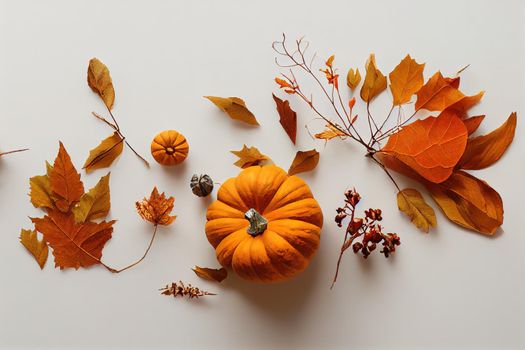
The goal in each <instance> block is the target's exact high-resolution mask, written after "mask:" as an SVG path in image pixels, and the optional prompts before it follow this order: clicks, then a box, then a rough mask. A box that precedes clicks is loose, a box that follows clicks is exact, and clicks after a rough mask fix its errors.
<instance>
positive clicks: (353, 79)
mask: <svg viewBox="0 0 525 350" xmlns="http://www.w3.org/2000/svg"><path fill="white" fill-rule="evenodd" d="M360 82H361V74H360V73H359V69H358V68H356V70H355V71H354V69H353V68H350V69H349V70H348V74H347V75H346V85H348V87H349V88H350V90H352V91H354V90H355V88H356V87H357V85H359V83H360Z"/></svg>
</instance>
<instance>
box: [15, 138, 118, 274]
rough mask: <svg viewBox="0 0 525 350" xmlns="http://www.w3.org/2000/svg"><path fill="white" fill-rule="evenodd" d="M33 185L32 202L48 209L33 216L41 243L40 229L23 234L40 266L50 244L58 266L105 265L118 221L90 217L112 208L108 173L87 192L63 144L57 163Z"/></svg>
mask: <svg viewBox="0 0 525 350" xmlns="http://www.w3.org/2000/svg"><path fill="white" fill-rule="evenodd" d="M30 187H31V192H30V197H31V202H32V203H33V205H34V206H35V207H37V208H41V209H43V210H45V211H46V215H45V216H44V217H43V218H31V221H32V222H33V224H34V225H35V230H36V231H38V232H40V233H41V234H42V236H43V241H38V238H37V237H36V231H33V232H32V233H31V232H30V231H29V232H28V231H26V230H22V235H21V237H20V238H21V242H22V244H23V245H24V246H25V247H26V248H27V249H28V250H29V251H30V252H31V253H32V254H33V256H34V257H35V259H36V260H37V262H38V263H39V265H40V266H41V267H43V265H44V264H45V260H46V258H47V246H48V245H49V246H51V248H53V256H54V257H55V266H56V267H60V268H61V269H64V268H70V267H72V268H75V269H78V268H79V267H88V266H91V265H94V264H98V263H101V261H100V258H101V257H102V249H103V248H104V245H105V244H106V242H107V241H108V240H109V239H110V238H111V235H112V233H113V224H114V223H115V221H114V220H112V221H101V222H94V221H92V220H93V219H95V218H104V217H105V216H106V215H107V214H108V212H109V207H110V196H109V174H108V175H107V176H104V177H103V178H102V179H101V180H100V181H99V183H98V184H97V185H96V186H95V187H94V188H93V189H91V190H90V191H89V192H88V193H85V192H84V185H83V184H82V181H81V180H80V174H79V173H78V172H77V170H76V169H75V166H74V165H73V163H72V162H71V158H70V157H69V154H68V153H67V151H66V149H65V148H64V145H63V144H62V143H60V148H59V151H58V155H57V157H56V159H55V162H54V163H53V165H50V164H47V173H46V174H45V175H40V176H34V177H32V178H31V179H30Z"/></svg>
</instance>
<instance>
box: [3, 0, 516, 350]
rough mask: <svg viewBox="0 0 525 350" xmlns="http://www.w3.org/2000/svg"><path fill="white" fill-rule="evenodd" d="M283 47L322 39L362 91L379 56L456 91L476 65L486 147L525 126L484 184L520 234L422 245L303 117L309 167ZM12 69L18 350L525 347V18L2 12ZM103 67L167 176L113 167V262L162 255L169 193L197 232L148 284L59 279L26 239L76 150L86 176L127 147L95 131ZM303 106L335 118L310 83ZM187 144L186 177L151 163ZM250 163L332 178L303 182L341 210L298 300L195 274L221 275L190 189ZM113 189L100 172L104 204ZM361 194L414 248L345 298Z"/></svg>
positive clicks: (160, 10) (7, 64)
mask: <svg viewBox="0 0 525 350" xmlns="http://www.w3.org/2000/svg"><path fill="white" fill-rule="evenodd" d="M282 32H286V33H287V34H288V37H289V38H291V39H294V38H297V37H299V36H302V35H305V36H306V38H307V39H308V40H309V41H310V42H311V46H312V48H313V50H314V51H316V52H317V53H318V54H319V56H320V57H321V59H318V60H317V61H316V62H317V64H322V62H323V61H324V59H326V58H327V57H328V56H329V55H330V54H332V53H335V54H336V61H335V64H336V65H337V66H339V67H341V73H342V75H344V74H345V72H346V70H347V69H348V68H349V67H355V66H359V67H360V69H361V71H363V65H364V62H365V60H366V58H367V56H368V54H369V53H370V52H375V53H376V57H377V62H378V65H379V67H380V68H381V69H382V70H383V72H385V73H388V72H389V71H391V70H392V69H393V68H394V66H395V65H396V64H397V63H398V62H399V61H400V60H401V59H402V58H403V57H404V56H405V55H406V54H407V53H410V54H411V55H412V56H413V57H415V58H416V59H417V60H418V61H419V62H426V63H427V65H426V70H425V73H426V74H425V75H426V77H428V76H430V74H432V73H434V72H435V71H436V70H438V69H441V70H442V71H443V73H444V74H447V75H454V74H455V72H456V71H457V70H458V69H459V68H461V67H463V66H465V65H466V64H471V66H470V68H468V69H467V70H466V71H465V72H464V73H463V74H462V89H463V91H465V92H466V93H468V94H473V93H476V92H478V91H479V90H486V91H487V92H486V95H485V97H484V99H483V101H482V103H481V104H480V105H478V106H477V107H476V108H475V109H474V110H473V114H481V113H482V114H486V115H487V118H486V120H485V122H484V125H483V126H482V131H489V130H492V129H493V128H495V127H497V126H498V125H500V124H501V123H502V122H503V121H504V120H505V118H506V117H507V116H508V115H509V114H510V113H511V112H512V111H518V116H519V123H518V129H517V132H516V139H515V141H514V144H513V145H512V146H511V148H510V149H509V151H508V153H507V154H506V155H505V156H504V157H503V159H502V160H501V161H500V162H499V163H497V164H496V165H495V166H493V167H491V168H489V169H486V170H483V171H480V172H477V173H476V175H477V176H480V177H481V178H483V179H485V180H486V181H488V182H489V183H490V184H491V185H492V186H493V187H494V188H495V189H497V190H498V191H499V193H500V194H501V195H502V197H503V199H504V202H505V223H504V224H503V227H502V229H501V230H500V232H498V234H497V235H496V236H495V237H494V238H487V237H484V236H482V235H479V234H475V233H471V232H468V231H465V230H463V229H461V228H459V227H457V226H455V225H452V224H450V223H449V222H448V221H447V220H446V219H445V218H444V217H443V215H442V214H441V212H439V213H438V220H439V228H438V229H436V230H433V231H432V232H431V233H430V234H428V235H426V234H423V233H421V232H419V231H417V230H416V229H415V228H414V227H413V226H412V225H411V224H410V223H409V221H408V220H407V219H406V218H405V217H404V216H402V214H401V213H399V212H398V210H397V207H396V203H395V190H394V187H393V186H392V184H391V183H390V182H389V181H388V180H387V178H386V177H385V175H384V174H383V172H382V171H381V170H380V169H379V168H378V167H377V166H375V165H374V164H371V163H370V162H368V161H367V159H365V158H364V157H363V150H362V149H361V148H360V147H359V146H358V145H355V144H353V143H349V142H343V141H335V142H333V143H329V144H328V145H327V146H326V147H324V144H323V142H319V141H314V140H312V139H311V138H310V136H309V135H308V133H307V131H306V129H305V128H304V125H305V124H308V127H309V128H310V129H311V130H312V131H314V132H318V131H319V130H321V129H322V126H323V125H322V123H320V122H317V121H312V120H313V118H314V115H313V113H312V112H311V111H310V110H309V109H308V108H306V107H305V106H304V105H303V104H301V103H299V101H298V100H295V99H293V98H292V102H291V104H292V107H293V108H294V109H296V110H297V112H298V114H299V127H298V143H297V147H294V146H293V145H292V144H291V142H290V141H289V139H288V137H287V136H286V134H285V133H284V131H283V130H282V129H281V127H280V125H279V123H278V117H277V114H276V111H275V105H274V102H273V100H272V98H271V92H277V89H276V86H275V84H274V82H273V77H274V76H276V75H277V74H278V69H277V67H276V66H275V63H274V52H273V51H272V49H271V43H272V41H273V40H277V39H279V38H280V35H281V33H282ZM0 49H1V54H0V118H1V128H0V146H1V147H2V149H3V150H8V149H14V148H21V147H29V148H30V149H31V150H30V151H29V152H26V153H21V154H16V155H11V156H8V157H5V158H3V159H2V160H1V161H0V173H1V175H0V199H1V200H0V222H1V229H0V277H1V282H0V283H1V287H0V347H4V348H14V347H25V348H58V347H64V348H67V349H72V348H126V349H129V348H163V347H166V348H167V347H169V348H176V347H179V348H194V349H205V348H228V349H237V348H238V349H246V348H252V349H269V348H275V349H292V348H297V349H306V348H313V349H321V348H323V349H343V348H344V349H349V348H355V349H389V348H392V349H412V348H413V349H422V348H435V349H440V348H447V349H451V348H458V349H466V348H472V349H482V348H486V349H523V348H524V347H525V322H524V318H525V317H524V315H523V314H524V313H525V298H524V296H525V279H524V272H523V268H524V266H525V257H524V254H523V251H524V248H525V232H524V230H523V198H524V194H525V193H524V186H523V181H524V180H523V179H524V176H525V171H524V170H525V169H524V165H523V161H524V149H525V146H524V143H523V141H522V139H523V132H522V130H523V128H522V125H523V124H522V113H523V111H524V107H525V106H524V102H523V101H524V100H525V66H524V64H525V3H524V2H520V1H499V2H497V1H457V0H452V1H443V0H441V1H432V2H423V1H353V2H350V1H332V2H329V1H310V2H306V1H260V2H256V1H250V2H248V1H226V0H222V1H203V0H201V1H184V2H182V1H179V2H177V1H144V2H139V1H120V2H118V1H93V0H92V1H76V2H73V1H46V2H44V1H10V2H8V1H2V2H1V5H0ZM94 56H96V57H98V58H100V59H101V60H102V61H103V62H105V63H106V64H107V65H108V67H109V68H110V70H111V74H112V77H113V80H114V85H115V89H116V96H117V97H116V104H115V108H114V112H115V115H116V116H117V118H118V120H119V122H120V124H121V127H122V129H123V132H124V133H125V134H126V135H127V137H128V140H129V141H130V142H131V143H132V145H134V146H135V147H136V149H138V150H139V151H140V152H141V153H142V154H144V155H145V156H147V157H148V159H150V160H151V161H152V167H151V169H150V170H147V169H146V168H145V167H144V166H143V165H142V163H141V162H140V161H139V160H138V159H137V158H136V157H135V156H134V155H133V154H132V153H131V152H130V150H129V149H125V151H124V153H123V155H122V156H121V157H120V159H119V160H118V161H117V162H116V163H114V165H113V166H112V167H111V174H112V175H111V194H112V210H111V217H112V218H115V219H118V222H117V224H116V225H115V232H114V236H113V238H112V239H111V240H110V241H109V242H108V244H107V245H106V248H105V249H104V260H105V261H106V262H107V263H108V264H110V265H112V266H115V267H120V266H124V265H126V264H128V263H129V262H131V261H133V260H134V259H136V258H137V257H139V256H140V255H141V254H142V252H143V250H144V249H145V247H146V245H147V243H148V241H149V238H150V234H151V233H150V231H151V226H149V225H148V224H146V223H144V222H143V221H141V220H140V218H139V217H138V215H137V214H136V213H135V209H134V202H135V201H136V200H138V199H140V198H142V197H143V196H145V195H147V194H149V192H150V191H151V189H152V187H153V186H154V185H157V186H158V187H159V188H160V189H161V190H162V191H166V192H168V193H169V194H173V195H175V197H176V202H175V213H176V214H177V215H178V219H177V221H176V222H175V223H174V224H173V225H172V226H170V227H168V228H163V229H161V230H160V232H159V236H158V239H157V240H156V242H155V244H154V246H153V248H152V251H151V254H150V255H149V256H148V257H147V259H146V260H145V261H144V263H143V264H141V265H139V266H137V267H136V268H134V269H132V270H130V271H127V272H125V273H122V274H121V275H112V274H111V273H109V272H108V271H106V270H104V269H103V268H101V267H93V268H91V269H88V270H79V271H74V270H68V271H60V270H59V269H54V268H53V265H54V264H53V261H52V256H50V260H49V261H48V264H47V266H46V267H45V269H44V270H43V271H40V269H39V268H38V266H37V264H36V263H35V262H34V260H33V259H32V257H31V256H29V255H28V253H27V252H26V251H25V250H24V248H23V247H22V246H21V245H20V244H19V242H18V235H19V231H20V228H22V227H25V228H29V227H30V221H29V219H28V216H40V215H41V214H42V213H41V211H39V210H36V209H34V208H33V207H32V205H31V204H30V202H29V198H28V196H27V193H28V187H29V186H28V178H29V177H30V176H32V175H36V174H41V173H43V172H44V168H45V167H44V160H53V159H54V157H55V155H56V152H57V149H58V140H62V141H63V142H64V144H65V145H66V147H67V149H68V151H69V153H70V154H71V156H72V159H73V161H74V162H75V164H77V165H78V166H79V168H80V166H81V165H82V164H83V162H84V160H85V158H86V157H87V154H88V150H89V149H90V148H92V147H94V146H95V145H96V144H97V143H98V142H99V141H100V140H101V139H102V138H104V137H106V136H108V135H109V134H110V130H109V129H108V128H107V127H106V126H105V125H103V124H102V123H100V122H98V121H97V120H95V119H94V118H93V117H92V116H91V115H90V112H91V111H93V110H94V111H99V112H104V108H103V105H102V103H101V102H100V100H99V99H98V97H97V96H96V95H95V94H93V93H92V92H91V91H90V89H89V88H88V86H87V84H86V68H87V63H88V60H89V59H90V58H91V57H94ZM303 81H304V80H303ZM303 86H304V88H305V89H307V90H311V91H312V92H313V93H314V96H317V97H318V98H317V101H321V97H320V94H319V90H316V89H315V87H314V86H313V85H312V84H311V83H310V81H304V83H303ZM277 93H278V94H280V96H283V95H282V93H280V92H277ZM203 95H217V96H239V97H242V98H244V99H245V100H246V102H247V104H248V106H249V107H250V108H251V109H252V111H253V112H254V113H255V114H256V116H257V118H258V119H259V121H260V122H261V127H260V128H252V127H246V126H244V125H242V124H240V123H238V122H235V121H232V120H230V119H229V118H228V117H227V116H226V115H224V114H222V113H221V112H220V111H218V110H217V109H216V108H215V107H214V106H212V105H211V103H210V102H209V101H206V100H205V99H203V98H202V96H203ZM389 99H390V93H389V92H385V93H384V94H383V95H382V96H381V97H380V98H379V99H378V100H377V101H376V102H375V103H374V104H373V105H372V112H373V113H374V114H375V115H376V116H377V117H378V118H379V117H381V116H384V114H385V112H386V111H387V110H388V106H389V105H388V104H389ZM358 104H359V102H358ZM360 106H362V104H361V105H360ZM358 111H359V112H360V113H362V112H363V110H362V108H361V109H359V110H358ZM363 121H364V120H363ZM170 128H172V129H177V130H179V131H180V132H182V133H183V134H184V135H186V137H187V138H188V139H189V143H190V147H191V150H190V156H189V158H188V159H187V161H186V162H185V163H183V164H182V165H180V166H178V167H175V168H172V169H167V168H163V167H161V166H159V165H157V164H156V163H153V160H152V158H151V156H150V154H149V143H150V141H151V139H152V137H153V136H154V135H155V134H156V133H157V132H159V131H161V130H164V129H170ZM243 143H246V144H248V145H254V146H257V147H259V149H260V150H261V151H262V152H263V153H265V154H268V155H269V156H270V157H271V158H272V159H273V160H274V161H275V163H276V164H278V165H281V166H282V167H284V168H287V167H288V165H289V164H290V162H291V160H292V158H293V156H294V154H295V152H296V150H298V149H301V150H306V149H310V148H312V147H316V148H317V149H318V150H320V151H321V161H320V163H319V166H318V168H317V170H315V171H314V172H312V173H308V174H304V175H302V176H303V177H304V178H305V179H306V180H307V181H308V183H309V184H310V185H311V188H312V191H313V192H314V195H315V196H316V198H317V199H318V200H319V202H320V204H321V206H322V208H323V209H324V213H325V227H324V230H323V234H322V244H321V246H320V249H319V251H318V253H317V255H316V256H315V258H314V259H313V261H312V263H311V266H310V268H309V269H308V270H307V271H306V272H305V273H303V274H302V275H300V276H299V277H297V278H296V279H294V280H291V281H289V282H286V283H281V284H277V285H270V286H260V285H252V284H249V283H247V282H244V281H242V280H240V279H239V278H236V277H235V276H233V274H231V275H230V277H229V278H228V279H227V280H226V281H225V282H224V283H223V285H218V284H214V283H211V282H206V281H203V280H200V279H198V278H197V277H196V276H195V275H194V274H193V272H192V271H191V270H190V267H192V266H193V265H195V264H198V265H202V266H217V263H216V260H215V256H214V251H213V249H212V248H211V246H210V245H209V244H208V242H207V240H206V238H205V235H204V230H203V227H204V223H205V210H206V206H207V205H208V204H209V203H210V201H209V200H206V199H205V200H202V199H199V198H197V197H194V196H193V194H192V193H191V192H190V190H189V187H188V183H189V179H190V177H191V175H192V174H193V173H194V172H206V173H208V174H210V175H211V176H212V177H213V179H214V180H215V181H217V182H224V181H225V179H227V178H228V177H231V176H234V175H235V174H237V172H238V168H236V167H234V166H233V165H232V163H233V162H234V161H235V157H234V156H233V155H232V154H230V153H229V151H230V150H237V149H240V148H241V147H242V145H243ZM105 173H106V171H105V170H104V171H96V172H95V173H94V174H90V175H86V174H85V173H84V172H82V178H83V180H84V183H85V186H86V188H90V187H91V186H93V185H94V184H95V183H96V181H97V180H98V178H99V177H100V176H101V175H103V174H105ZM398 178H399V181H400V183H401V184H402V185H403V186H416V185H415V184H412V183H410V182H409V181H408V180H405V179H403V178H401V177H400V176H398ZM351 186H355V187H356V188H358V190H359V191H360V192H361V194H362V195H363V197H364V201H363V205H362V209H365V208H367V207H381V208H383V210H384V217H385V225H386V226H387V229H388V230H391V231H396V232H398V233H399V234H400V236H401V239H402V245H401V246H400V248H399V250H398V251H397V252H396V254H395V255H394V256H393V257H392V258H391V259H388V260H386V259H384V258H383V257H382V256H380V255H379V254H377V253H376V254H374V255H373V256H371V257H370V259H369V260H368V261H364V260H363V259H362V258H361V257H359V256H354V255H353V254H352V253H350V252H349V253H348V254H347V255H346V256H345V257H344V260H343V264H342V268H341V274H340V279H339V282H338V284H337V286H336V288H335V290H333V291H330V290H329V287H330V282H331V279H332V276H333V273H334V267H335V261H336V258H337V253H338V249H339V247H340V244H341V241H342V232H341V231H340V230H339V229H338V228H337V227H336V226H335V224H334V223H333V214H334V210H335V208H336V207H337V206H339V205H340V203H341V201H342V198H343V197H342V194H343V192H344V190H345V189H346V188H348V187H351ZM427 198H428V197H427ZM429 200H430V199H429ZM179 279H181V280H184V281H186V282H191V283H194V284H196V285H198V286H201V287H203V288H205V289H207V290H210V291H213V292H217V293H218V294H219V295H217V296H215V297H209V298H206V299H201V300H198V301H187V300H181V299H176V300H175V299H172V298H167V297H164V296H160V295H159V293H158V291H157V289H158V288H159V287H162V286H163V285H165V284H166V283H167V282H170V281H174V280H179Z"/></svg>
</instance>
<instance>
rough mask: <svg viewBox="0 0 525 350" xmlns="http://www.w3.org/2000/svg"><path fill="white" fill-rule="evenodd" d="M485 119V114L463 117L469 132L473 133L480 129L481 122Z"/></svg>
mask: <svg viewBox="0 0 525 350" xmlns="http://www.w3.org/2000/svg"><path fill="white" fill-rule="evenodd" d="M483 119H485V116H484V115H477V116H474V117H470V118H467V119H463V124H465V127H466V128H467V133H468V134H469V135H472V134H473V133H474V132H475V131H476V130H478V128H479V126H480V124H481V122H482V121H483Z"/></svg>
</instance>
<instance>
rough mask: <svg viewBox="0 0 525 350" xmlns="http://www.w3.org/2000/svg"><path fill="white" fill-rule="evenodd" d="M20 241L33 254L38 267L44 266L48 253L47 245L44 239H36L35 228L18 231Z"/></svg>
mask: <svg viewBox="0 0 525 350" xmlns="http://www.w3.org/2000/svg"><path fill="white" fill-rule="evenodd" d="M20 243H22V245H23V246H24V247H26V249H27V250H28V251H29V252H30V253H31V254H32V255H33V257H34V258H35V260H36V262H37V263H38V265H39V266H40V269H43V268H44V265H45V264H46V261H47V255H48V254H49V247H48V246H47V243H46V242H45V241H44V240H41V241H40V240H38V237H37V232H36V231H35V230H33V231H31V230H24V229H22V231H21V232H20Z"/></svg>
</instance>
